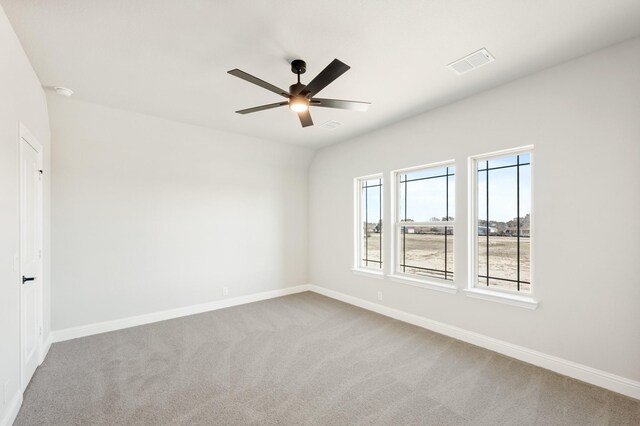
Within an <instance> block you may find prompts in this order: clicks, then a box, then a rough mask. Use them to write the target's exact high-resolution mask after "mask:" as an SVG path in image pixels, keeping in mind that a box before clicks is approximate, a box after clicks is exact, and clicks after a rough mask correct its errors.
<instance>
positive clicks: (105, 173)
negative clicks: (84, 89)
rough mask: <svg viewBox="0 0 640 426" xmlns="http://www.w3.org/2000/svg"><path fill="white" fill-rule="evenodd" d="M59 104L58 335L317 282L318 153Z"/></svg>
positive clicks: (55, 128)
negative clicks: (313, 241)
mask: <svg viewBox="0 0 640 426" xmlns="http://www.w3.org/2000/svg"><path fill="white" fill-rule="evenodd" d="M48 102H49V112H50V115H51V126H52V128H51V131H52V140H53V146H54V150H53V159H52V161H53V166H54V174H53V184H52V185H53V186H52V192H53V199H54V203H53V213H52V220H53V229H52V234H53V251H54V253H55V255H54V261H55V262H54V267H53V271H52V273H53V277H52V280H53V286H54V290H55V291H54V293H53V299H52V311H53V315H52V323H53V329H54V330H59V329H65V328H68V327H74V326H80V325H86V324H92V323H96V322H101V321H107V320H114V319H121V318H126V317H130V316H134V315H141V314H147V313H154V312H158V311H162V310H166V309H173V308H179V307H183V306H190V305H194V304H201V303H205V302H209V301H214V300H218V299H222V298H223V293H222V288H223V287H225V286H226V287H229V297H235V296H241V295H247V294H251V293H256V292H261V291H267V290H274V289H279V288H284V287H289V286H294V285H300V284H305V283H306V281H307V188H308V183H307V168H308V164H309V162H310V159H311V156H312V151H310V150H308V149H306V148H302V147H296V146H292V145H285V144H277V143H272V142H267V141H263V140H256V139H252V138H249V137H243V136H238V135H233V134H229V133H223V132H218V131H214V130H211V129H205V128H200V127H196V126H191V125H186V124H181V123H177V122H172V121H168V120H164V119H158V118H154V117H149V116H145V115H141V114H137V113H132V112H127V111H123V110H118V109H113V108H108V107H104V106H98V105H95V104H90V103H86V102H81V101H77V100H68V99H65V98H61V97H58V96H55V95H52V96H50V97H48Z"/></svg>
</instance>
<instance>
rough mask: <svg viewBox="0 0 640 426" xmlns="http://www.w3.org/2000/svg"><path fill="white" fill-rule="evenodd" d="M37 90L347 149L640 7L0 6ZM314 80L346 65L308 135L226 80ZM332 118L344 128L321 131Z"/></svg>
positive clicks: (520, 1) (584, 49)
mask: <svg viewBox="0 0 640 426" xmlns="http://www.w3.org/2000/svg"><path fill="white" fill-rule="evenodd" d="M0 4H2V6H3V8H4V9H5V12H6V13H7V15H8V16H9V19H10V20H11V23H12V25H13V27H14V29H15V30H16V32H17V34H18V36H19V38H20V40H21V42H22V44H23V46H24V48H25V50H26V52H27V54H28V56H29V58H30V60H31V62H32V64H33V66H34V68H35V70H36V72H37V74H38V76H39V78H40V80H41V82H42V84H43V85H44V86H56V85H61V86H67V87H69V88H71V89H73V90H74V91H75V95H74V96H75V97H77V98H78V99H81V100H85V101H89V102H94V103H98V104H103V105H107V106H112V107H117V108H123V109H127V110H131V111H136V112H141V113H145V114H150V115H154V116H159V117H164V118H168V119H173V120H178V121H182V122H186V123H191V124H196V125H201V126H207V127H212V128H216V129H222V130H227V131H231V132H237V133H241V134H246V135H251V136H255V137H258V138H262V139H269V140H274V141H283V142H290V143H298V144H303V145H306V146H311V147H317V146H323V145H328V144H331V143H335V142H339V141H342V140H345V139H348V138H351V137H354V136H357V135H360V134H363V133H366V132H369V131H372V130H374V129H376V128H379V127H382V126H385V125H388V124H390V123H394V122H396V121H399V120H402V119H404V118H406V117H409V116H412V115H415V114H417V113H420V112H423V111H426V110H428V109H431V108H434V107H437V106H440V105H443V104H446V103H449V102H452V101H455V100H457V99H461V98H463V97H466V96H469V95H471V94H474V93H477V92H479V91H482V90H485V89H487V88H491V87H494V86H497V85H500V84H503V83H505V82H508V81H511V80H514V79H516V78H518V77H521V76H524V75H526V74H529V73H531V72H534V71H537V70H540V69H543V68H546V67H549V66H551V65H554V64H557V63H560V62H563V61H565V60H568V59H571V58H573V57H577V56H581V55H583V54H585V53H588V52H590V51H594V50H597V49H600V48H602V47H605V46H608V45H611V44H614V43H617V42H620V41H623V40H625V39H628V38H631V37H634V36H636V35H639V34H640V1H638V0H516V1H514V0H487V1H477V0H438V1H436V0H403V1H391V0H389V1H366V0H350V1H345V0H322V1H320V0H315V1H308V0H278V1H275V0H274V1H249V0H182V1H168V0H109V1H104V0H56V1H45V0H0ZM483 47H484V48H487V49H488V50H489V52H491V53H492V54H493V55H494V56H495V58H496V61H495V62H493V63H490V64H488V65H486V66H483V67H481V68H478V69H477V70H474V71H472V72H469V73H467V74H464V75H456V74H455V73H454V72H453V71H451V70H449V69H448V68H447V67H446V65H447V64H449V63H451V62H452V61H454V60H456V59H458V58H460V57H462V56H464V55H466V54H469V53H472V52H474V51H476V50H478V49H480V48H483ZM296 58H302V59H304V60H305V61H306V62H307V73H306V74H305V75H304V76H303V79H302V80H303V82H308V81H309V80H310V79H311V78H312V77H314V76H315V75H316V74H317V73H318V72H320V71H321V70H322V69H323V68H324V67H325V66H326V65H327V64H328V63H329V62H330V61H331V60H332V59H334V58H338V59H340V60H342V61H343V62H345V63H347V64H349V65H350V66H351V70H350V71H348V72H347V73H346V74H344V75H343V76H342V77H340V78H339V79H338V80H337V81H335V82H334V83H333V84H331V85H330V86H329V87H327V88H326V89H325V90H323V91H322V92H321V96H322V97H324V98H339V99H351V100H362V101H369V102H371V103H372V106H371V108H370V109H369V111H368V112H366V113H360V112H351V111H341V110H333V109H324V108H315V109H312V111H311V113H312V116H313V119H314V122H315V123H316V126H314V127H309V128H304V129H303V128H301V126H300V123H299V121H298V119H297V117H296V116H295V114H294V113H293V112H291V111H289V110H288V109H287V108H279V109H273V110H268V111H263V112H259V113H255V114H251V115H246V116H243V115H239V114H235V113H234V111H235V110H238V109H242V108H247V107H252V106H256V105H262V104H267V103H272V102H277V101H280V100H282V98H279V97H278V96H277V95H275V94H273V93H271V92H268V91H266V90H263V89H261V88H259V87H257V86H254V85H251V84H249V83H247V82H244V81H242V80H240V79H238V78H235V77H232V76H230V75H228V74H227V71H228V70H230V69H233V68H240V69H242V70H244V71H246V72H248V73H250V74H253V75H255V76H257V77H259V78H261V79H263V80H266V81H268V82H270V83H273V84H275V85H277V86H280V87H282V88H288V86H289V85H290V84H292V83H294V81H295V76H294V74H292V73H291V70H290V66H289V62H290V61H291V60H292V59H296ZM328 120H335V121H338V122H341V123H343V125H342V126H340V127H338V128H336V129H333V130H329V129H326V128H322V127H320V126H319V125H320V124H322V123H324V122H326V121H328Z"/></svg>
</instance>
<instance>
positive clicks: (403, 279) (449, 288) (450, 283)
mask: <svg viewBox="0 0 640 426" xmlns="http://www.w3.org/2000/svg"><path fill="white" fill-rule="evenodd" d="M447 166H450V167H455V166H456V162H455V160H453V159H451V160H446V161H439V162H437V163H430V164H424V165H419V166H413V167H407V168H403V169H398V170H393V171H392V172H391V174H390V182H393V185H391V188H390V189H391V197H389V198H390V199H391V202H392V203H393V204H392V205H391V221H390V223H391V226H390V227H389V228H390V233H391V235H390V236H391V253H390V254H391V256H390V265H391V266H390V268H389V270H390V271H391V272H390V273H389V275H388V277H389V279H390V280H391V281H395V282H398V283H402V284H408V285H412V286H416V287H422V288H426V289H429V290H436V291H443V292H446V293H457V292H458V287H457V285H456V277H457V276H458V275H457V273H456V266H455V265H456V264H455V259H456V254H455V252H456V247H457V246H458V245H457V244H454V246H453V250H454V253H453V258H454V269H453V280H444V279H438V278H434V277H418V276H416V275H413V274H404V273H402V272H401V271H400V270H399V268H398V265H399V258H400V228H401V227H402V226H404V225H405V224H406V225H409V224H411V225H412V226H451V227H453V228H454V238H455V220H454V221H451V222H447V223H446V224H445V223H444V222H403V221H400V220H398V218H399V217H400V212H399V210H398V206H399V203H400V201H399V198H398V195H399V193H400V189H399V188H400V179H399V176H400V175H401V174H402V173H408V172H411V171H415V170H422V169H427V168H435V167H447ZM456 177H457V170H456ZM457 187H458V186H457V185H456V188H457ZM454 197H455V194H454ZM457 205H458V204H457V203H456V208H457ZM453 217H454V218H455V217H456V213H455V212H454V216H453Z"/></svg>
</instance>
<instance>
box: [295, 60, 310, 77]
mask: <svg viewBox="0 0 640 426" xmlns="http://www.w3.org/2000/svg"><path fill="white" fill-rule="evenodd" d="M291 72H292V73H294V74H304V73H305V72H307V63H306V62H305V61H303V60H302V59H294V60H293V61H292V62H291Z"/></svg>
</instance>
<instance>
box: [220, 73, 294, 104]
mask: <svg viewBox="0 0 640 426" xmlns="http://www.w3.org/2000/svg"><path fill="white" fill-rule="evenodd" d="M227 72H228V73H229V74H231V75H233V76H236V77H238V78H241V79H243V80H245V81H248V82H249V83H253V84H255V85H256V86H260V87H262V88H263V89H267V90H268V91H270V92H273V93H275V94H278V95H280V96H284V97H285V98H290V97H291V95H289V92H288V91H287V90H283V89H281V88H279V87H276V86H274V85H273V84H271V83H267V82H266V81H264V80H260V79H259V78H258V77H254V76H252V75H251V74H247V73H246V72H244V71H241V70H239V69H237V68H236V69H233V70H231V71H227Z"/></svg>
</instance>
